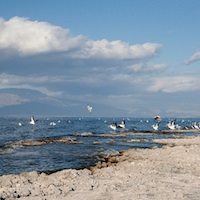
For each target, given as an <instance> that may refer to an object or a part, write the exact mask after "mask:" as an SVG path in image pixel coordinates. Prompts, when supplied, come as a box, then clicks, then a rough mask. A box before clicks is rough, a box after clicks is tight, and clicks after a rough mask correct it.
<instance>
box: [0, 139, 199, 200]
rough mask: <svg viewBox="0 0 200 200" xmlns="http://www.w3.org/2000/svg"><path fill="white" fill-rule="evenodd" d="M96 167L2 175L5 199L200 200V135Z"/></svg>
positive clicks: (124, 153) (130, 152) (1, 190)
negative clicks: (49, 172)
mask: <svg viewBox="0 0 200 200" xmlns="http://www.w3.org/2000/svg"><path fill="white" fill-rule="evenodd" d="M155 142H157V143H161V144H164V146H163V147H162V148H152V149H131V150H127V151H122V152H121V153H120V154H119V155H118V156H112V157H109V158H105V161H104V162H101V163H100V162H99V163H97V165H96V166H95V167H90V168H89V169H83V170H62V171H59V172H56V173H52V174H50V175H47V174H45V173H39V172H25V173H22V174H20V175H5V176H1V177H0V199H1V200H12V199H20V200H56V199H59V200H65V199H67V200H76V199H77V200H80V199H82V200H89V199H92V200H121V199H123V200H133V199H134V200H137V199H138V200H146V199H148V200H149V199H159V200H160V199H162V200H167V199H169V200H172V199H176V200H178V199H190V200H197V199H198V200H199V199H200V137H199V136H197V137H185V138H174V139H160V140H155Z"/></svg>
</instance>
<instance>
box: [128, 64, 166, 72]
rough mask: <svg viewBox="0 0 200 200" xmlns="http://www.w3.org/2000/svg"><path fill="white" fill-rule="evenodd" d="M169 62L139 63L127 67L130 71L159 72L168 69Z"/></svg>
mask: <svg viewBox="0 0 200 200" xmlns="http://www.w3.org/2000/svg"><path fill="white" fill-rule="evenodd" d="M167 67H168V65H167V64H149V63H137V64H132V65H129V66H127V67H126V68H127V69H128V70H129V71H130V72H154V71H155V72H158V71H163V70H166V69H167Z"/></svg>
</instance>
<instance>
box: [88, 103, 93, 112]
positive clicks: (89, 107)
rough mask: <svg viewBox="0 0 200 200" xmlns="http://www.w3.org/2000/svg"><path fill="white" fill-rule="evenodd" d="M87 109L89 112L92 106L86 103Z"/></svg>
mask: <svg viewBox="0 0 200 200" xmlns="http://www.w3.org/2000/svg"><path fill="white" fill-rule="evenodd" d="M87 109H88V112H89V113H91V112H92V106H90V105H89V104H88V105H87Z"/></svg>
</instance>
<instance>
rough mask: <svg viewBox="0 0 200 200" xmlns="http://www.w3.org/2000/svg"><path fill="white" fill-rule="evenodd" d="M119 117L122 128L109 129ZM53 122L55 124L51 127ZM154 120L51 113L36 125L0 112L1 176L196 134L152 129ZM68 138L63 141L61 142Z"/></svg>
mask: <svg viewBox="0 0 200 200" xmlns="http://www.w3.org/2000/svg"><path fill="white" fill-rule="evenodd" d="M123 119H125V121H126V129H125V130H119V131H113V130H111V129H110V128H109V127H108V125H109V124H112V123H113V122H114V121H115V122H117V123H120V122H121V121H122V120H123ZM169 120H171V119H163V120H162V123H161V125H160V130H162V129H166V123H167V121H169ZM193 121H199V119H184V120H183V119H177V122H178V123H179V125H181V126H184V125H186V124H191V122H193ZM19 122H20V123H21V124H22V126H19ZM51 122H55V123H56V125H55V126H51V125H50V123H51ZM152 124H155V121H154V120H153V119H146V118H143V119H139V118H115V119H113V118H78V117H77V118H69V117H54V118H53V117H51V118H38V121H37V122H36V124H35V125H31V124H29V118H27V117H22V118H19V117H1V118H0V175H4V174H19V173H21V172H25V171H33V170H36V171H54V170H61V169H69V168H72V169H80V168H84V167H88V166H90V165H94V164H95V163H96V162H97V161H98V160H100V155H111V154H117V153H118V152H119V151H120V150H123V149H129V148H151V147H152V146H158V147H160V146H161V145H160V144H156V143H154V142H152V140H153V139H156V138H169V137H173V136H174V135H178V136H184V135H197V134H199V133H198V132H195V133H193V132H186V133H162V132H159V131H158V132H155V131H153V129H152V127H151V126H152ZM66 139H67V142H63V140H64V141H65V140H66ZM27 142H28V145H27ZM36 142H40V143H41V142H42V143H41V144H40V145H39V144H38V143H36ZM25 144H26V145H25Z"/></svg>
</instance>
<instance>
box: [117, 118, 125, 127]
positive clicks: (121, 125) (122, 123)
mask: <svg viewBox="0 0 200 200" xmlns="http://www.w3.org/2000/svg"><path fill="white" fill-rule="evenodd" d="M117 128H125V121H124V120H122V122H121V124H118V125H117Z"/></svg>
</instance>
